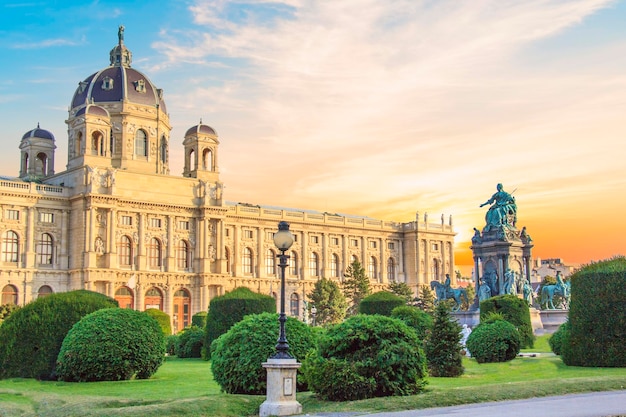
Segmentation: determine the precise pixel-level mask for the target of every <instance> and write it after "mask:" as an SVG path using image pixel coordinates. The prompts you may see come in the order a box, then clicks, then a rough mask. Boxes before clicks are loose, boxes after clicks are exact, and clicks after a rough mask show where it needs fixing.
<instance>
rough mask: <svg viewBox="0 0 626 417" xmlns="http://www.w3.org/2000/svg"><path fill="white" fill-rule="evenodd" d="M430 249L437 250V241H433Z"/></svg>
mask: <svg viewBox="0 0 626 417" xmlns="http://www.w3.org/2000/svg"><path fill="white" fill-rule="evenodd" d="M432 249H433V250H434V251H437V250H439V245H438V244H437V243H433V245H432Z"/></svg>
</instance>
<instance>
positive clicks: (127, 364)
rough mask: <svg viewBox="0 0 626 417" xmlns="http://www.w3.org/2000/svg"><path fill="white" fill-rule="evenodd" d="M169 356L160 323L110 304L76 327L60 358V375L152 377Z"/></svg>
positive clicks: (107, 378) (62, 377) (88, 379)
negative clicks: (109, 306)
mask: <svg viewBox="0 0 626 417" xmlns="http://www.w3.org/2000/svg"><path fill="white" fill-rule="evenodd" d="M164 357H165V337H164V336H163V332H162V331H161V327H160V326H159V324H158V323H157V322H156V320H154V319H153V318H152V317H150V316H149V315H148V314H145V313H143V312H141V311H135V310H129V309H126V308H107V309H103V310H98V311H96V312H93V313H91V314H89V315H87V316H85V317H83V318H82V319H81V320H80V321H79V322H78V323H76V324H75V325H74V327H72V329H71V330H70V331H69V333H68V334H67V336H66V337H65V339H64V340H63V345H62V346H61V351H60V352H59V356H58V358H57V375H58V378H59V379H60V380H63V381H66V382H92V381H122V380H129V379H132V378H137V379H146V378H150V377H151V376H152V375H153V374H154V373H155V372H156V371H157V369H159V366H161V364H162V363H163V359H164Z"/></svg>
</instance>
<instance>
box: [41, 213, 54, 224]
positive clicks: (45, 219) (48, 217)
mask: <svg viewBox="0 0 626 417" xmlns="http://www.w3.org/2000/svg"><path fill="white" fill-rule="evenodd" d="M39 221H40V222H41V223H54V214H52V213H39Z"/></svg>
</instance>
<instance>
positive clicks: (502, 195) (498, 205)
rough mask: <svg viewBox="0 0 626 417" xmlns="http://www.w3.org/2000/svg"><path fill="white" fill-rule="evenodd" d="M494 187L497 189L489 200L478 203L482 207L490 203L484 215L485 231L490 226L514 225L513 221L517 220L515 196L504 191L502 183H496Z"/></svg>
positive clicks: (489, 228)
mask: <svg viewBox="0 0 626 417" xmlns="http://www.w3.org/2000/svg"><path fill="white" fill-rule="evenodd" d="M496 188H497V190H498V191H497V192H496V193H495V194H494V195H492V196H491V198H490V199H489V200H487V201H485V202H484V203H482V204H481V205H480V207H484V206H486V205H488V204H491V206H489V210H487V214H486V215H485V221H486V223H487V225H486V226H485V231H489V230H491V228H492V227H501V226H511V227H515V222H516V221H517V204H515V197H513V196H512V195H511V194H509V193H507V192H506V191H504V189H503V187H502V184H498V185H497V187H496Z"/></svg>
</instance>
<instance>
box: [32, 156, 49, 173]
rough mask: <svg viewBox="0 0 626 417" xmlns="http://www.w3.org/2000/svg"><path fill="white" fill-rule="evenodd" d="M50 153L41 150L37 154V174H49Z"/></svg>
mask: <svg viewBox="0 0 626 417" xmlns="http://www.w3.org/2000/svg"><path fill="white" fill-rule="evenodd" d="M47 170H48V155H46V154H45V153H43V152H39V153H38V154H37V164H36V166H35V171H36V173H37V175H47V174H48V172H47Z"/></svg>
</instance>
